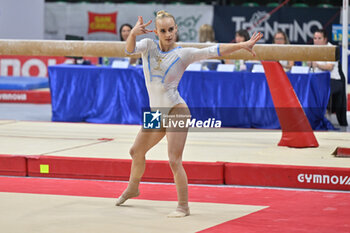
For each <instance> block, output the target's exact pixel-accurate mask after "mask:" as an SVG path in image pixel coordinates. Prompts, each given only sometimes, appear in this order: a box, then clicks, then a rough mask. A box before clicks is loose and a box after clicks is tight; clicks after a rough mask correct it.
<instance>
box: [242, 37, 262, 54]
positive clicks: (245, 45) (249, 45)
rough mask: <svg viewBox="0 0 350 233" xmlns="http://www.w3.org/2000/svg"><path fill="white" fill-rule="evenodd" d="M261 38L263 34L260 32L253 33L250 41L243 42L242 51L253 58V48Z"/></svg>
mask: <svg viewBox="0 0 350 233" xmlns="http://www.w3.org/2000/svg"><path fill="white" fill-rule="evenodd" d="M262 37H263V34H262V33H261V32H259V33H256V32H254V34H253V35H252V37H251V38H250V40H248V41H246V42H243V49H245V50H247V51H248V52H250V53H251V54H252V55H253V56H256V54H255V52H254V51H253V47H254V45H255V44H256V42H258V41H259V40H260V39H261V38H262Z"/></svg>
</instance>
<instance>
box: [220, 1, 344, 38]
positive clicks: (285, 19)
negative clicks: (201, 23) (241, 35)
mask: <svg viewBox="0 0 350 233" xmlns="http://www.w3.org/2000/svg"><path fill="white" fill-rule="evenodd" d="M272 10H273V8H268V7H227V6H215V8H214V23H213V24H214V28H215V35H216V40H217V41H219V42H231V41H234V39H235V32H236V31H238V30H240V29H247V30H248V31H249V33H250V34H252V33H253V32H262V33H263V34H264V38H263V39H262V40H261V42H262V43H272V40H273V35H274V34H275V33H276V32H277V30H278V29H281V30H283V31H285V32H286V34H287V35H288V37H289V40H290V42H291V43H296V44H311V43H312V38H313V32H314V31H315V30H316V29H317V28H326V30H327V32H328V33H329V35H328V38H332V36H331V32H332V24H335V23H338V22H339V11H340V9H338V8H316V7H315V8H309V7H308V8H293V7H282V8H280V9H279V10H278V11H276V12H275V13H273V14H270V12H271V11H272Z"/></svg>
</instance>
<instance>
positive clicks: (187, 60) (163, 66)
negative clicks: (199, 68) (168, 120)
mask: <svg viewBox="0 0 350 233" xmlns="http://www.w3.org/2000/svg"><path fill="white" fill-rule="evenodd" d="M137 53H141V54H142V64H143V73H144V76H145V82H146V87H147V91H148V96H149V102H150V107H151V108H152V109H155V108H168V109H169V110H170V108H172V107H173V106H175V105H177V104H180V103H185V101H184V100H183V99H182V98H181V96H180V94H179V92H178V90H177V86H178V85H179V82H180V80H181V78H182V75H183V73H184V72H185V70H186V67H187V66H188V65H189V64H191V63H193V62H195V61H199V60H203V59H207V58H210V57H216V56H220V51H219V45H214V46H211V47H207V48H202V49H197V48H182V47H176V48H174V49H172V50H170V51H168V52H163V51H161V50H160V48H159V44H158V41H155V40H152V39H148V38H146V39H143V40H141V41H139V42H137V43H136V47H135V50H134V52H133V53H131V54H137ZM129 54H130V53H129Z"/></svg>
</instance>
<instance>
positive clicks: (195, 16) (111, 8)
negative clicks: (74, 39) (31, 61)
mask: <svg viewBox="0 0 350 233" xmlns="http://www.w3.org/2000/svg"><path fill="white" fill-rule="evenodd" d="M159 10H166V11H168V12H169V13H171V14H173V15H174V17H175V19H176V22H177V25H178V27H179V28H178V32H179V39H180V40H181V41H186V42H198V38H199V37H198V31H199V27H200V26H201V25H202V24H212V22H213V6H195V5H193V6H192V5H183V6H182V5H176V6H174V5H163V4H113V3H102V4H93V3H90V4H89V3H62V2H60V3H50V2H48V3H45V39H55V40H57V39H58V40H60V39H61V40H63V39H65V35H67V34H69V35H77V36H83V37H84V39H85V40H120V35H119V27H120V26H121V25H122V24H124V23H128V24H131V25H135V23H136V21H137V16H143V19H144V22H148V21H149V20H154V17H155V14H156V12H157V11H159ZM148 28H149V29H154V28H155V26H154V22H152V24H151V25H150V26H149V27H148ZM145 37H150V38H153V39H156V37H155V35H154V33H150V34H148V35H142V36H139V37H138V40H140V39H142V38H145Z"/></svg>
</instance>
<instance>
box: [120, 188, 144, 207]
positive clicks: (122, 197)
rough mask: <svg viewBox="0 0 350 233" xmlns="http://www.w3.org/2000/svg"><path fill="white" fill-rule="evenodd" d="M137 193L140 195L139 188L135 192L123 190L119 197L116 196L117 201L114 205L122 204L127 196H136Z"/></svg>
mask: <svg viewBox="0 0 350 233" xmlns="http://www.w3.org/2000/svg"><path fill="white" fill-rule="evenodd" d="M139 195H140V191H139V190H137V191H136V192H130V193H128V192H127V191H126V190H125V191H124V193H123V194H122V195H121V196H120V197H118V199H117V202H116V203H115V205H116V206H120V205H121V204H123V203H124V202H125V201H126V200H128V199H129V198H133V197H137V196H139Z"/></svg>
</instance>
